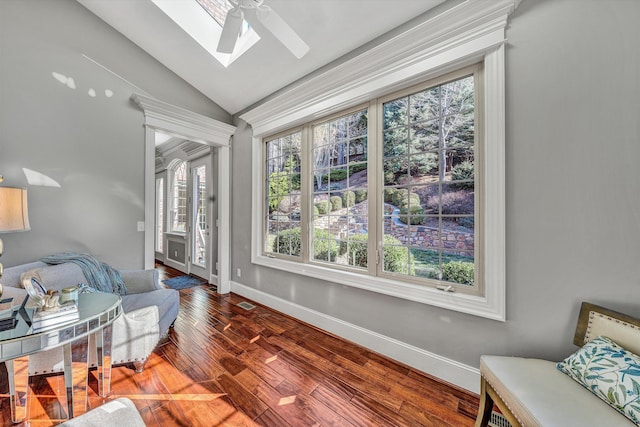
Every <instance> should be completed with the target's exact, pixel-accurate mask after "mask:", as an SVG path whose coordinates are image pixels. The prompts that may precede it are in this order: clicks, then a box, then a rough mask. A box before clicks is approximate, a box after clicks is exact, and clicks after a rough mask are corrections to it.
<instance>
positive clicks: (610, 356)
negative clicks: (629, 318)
mask: <svg viewBox="0 0 640 427" xmlns="http://www.w3.org/2000/svg"><path fill="white" fill-rule="evenodd" d="M557 367H558V369H559V370H560V371H562V372H564V373H565V374H567V375H569V376H570V377H571V378H573V379H574V380H576V381H577V382H578V383H580V384H581V385H582V386H584V387H585V388H587V389H588V390H590V391H591V392H592V393H593V394H595V395H596V396H598V397H599V398H600V399H602V400H604V401H605V402H607V403H608V404H609V405H611V406H612V407H613V408H615V409H616V410H617V411H618V412H620V413H621V414H623V415H624V416H626V417H627V418H629V419H630V420H631V421H633V422H634V423H635V424H636V425H638V426H640V356H638V355H636V354H633V353H631V352H629V351H627V350H625V349H624V348H622V347H621V346H619V345H618V344H616V343H615V342H613V341H612V340H611V339H609V338H607V337H602V336H599V337H596V338H594V339H593V340H591V341H590V342H588V343H587V344H585V345H584V346H583V347H582V348H581V349H580V350H578V351H577V352H575V353H574V354H572V355H571V356H569V357H568V358H566V359H565V360H564V361H562V362H560V363H558V364H557Z"/></svg>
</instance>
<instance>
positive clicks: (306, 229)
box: [300, 125, 313, 263]
mask: <svg viewBox="0 0 640 427" xmlns="http://www.w3.org/2000/svg"><path fill="white" fill-rule="evenodd" d="M301 134H302V137H301V142H300V150H301V156H302V161H301V165H300V188H301V189H302V191H301V192H300V193H301V201H300V206H302V207H303V209H302V215H301V218H300V220H301V224H300V235H301V239H302V254H301V255H302V262H303V263H308V262H309V259H310V254H311V251H310V250H309V247H310V240H311V239H310V237H311V228H312V226H313V203H312V201H313V179H312V178H311V176H312V175H311V170H312V169H311V158H312V154H313V148H312V141H311V131H310V126H309V125H305V126H304V127H303V128H302V130H301Z"/></svg>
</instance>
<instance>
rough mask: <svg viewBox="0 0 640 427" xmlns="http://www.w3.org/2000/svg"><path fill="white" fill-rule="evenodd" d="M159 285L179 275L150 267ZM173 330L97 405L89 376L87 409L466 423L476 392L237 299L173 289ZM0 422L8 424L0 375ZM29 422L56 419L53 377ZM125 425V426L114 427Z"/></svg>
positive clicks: (58, 379)
mask: <svg viewBox="0 0 640 427" xmlns="http://www.w3.org/2000/svg"><path fill="white" fill-rule="evenodd" d="M158 268H159V270H160V272H161V278H167V277H173V276H175V275H180V274H181V273H179V272H177V271H175V270H172V269H170V268H167V267H165V266H162V265H159V266H158ZM180 296H181V308H180V314H179V316H178V319H177V321H176V323H175V327H174V328H173V329H172V330H171V331H170V334H169V336H168V338H167V339H165V340H164V341H163V342H162V343H161V345H159V346H158V347H157V348H156V350H155V351H154V353H153V354H152V356H151V357H150V359H149V360H148V362H147V364H146V369H145V371H144V372H142V373H140V374H136V373H135V372H134V371H133V369H131V367H129V366H118V367H114V369H113V379H112V394H111V395H110V396H109V397H108V398H106V399H103V398H100V397H99V396H98V395H97V394H96V392H95V390H97V380H96V377H95V371H92V372H91V374H90V376H89V406H90V407H96V406H99V405H101V404H102V403H103V402H105V401H108V400H111V399H114V398H117V397H121V396H127V397H129V398H130V399H132V400H133V401H134V403H135V404H136V406H137V408H138V410H139V411H140V413H141V414H142V417H143V419H144V421H145V423H146V424H147V426H158V427H160V426H162V427H167V426H185V427H186V426H189V427H191V426H208V427H209V426H234V427H235V426H265V427H268V426H277V427H286V426H292V427H295V426H445V427H446V426H455V427H463V426H472V425H473V423H474V422H473V419H474V417H475V413H476V411H477V408H478V397H477V395H474V394H471V393H468V392H466V391H464V390H461V389H458V388H456V387H453V386H450V385H447V384H444V383H442V382H440V381H438V380H436V379H434V378H431V377H429V376H427V375H425V374H423V373H421V372H418V371H416V370H413V369H411V368H409V367H407V366H405V365H402V364H400V363H397V362H395V361H393V360H390V359H388V358H386V357H383V356H380V355H379V354H376V353H373V352H371V351H369V350H367V349H365V348H363V347H360V346H358V345H355V344H353V343H350V342H348V341H345V340H343V339H340V338H337V337H335V336H332V335H329V334H327V333H324V332H322V331H320V330H318V329H316V328H314V327H311V326H309V325H306V324H303V323H301V322H299V321H297V320H295V319H292V318H290V317H288V316H286V315H283V314H281V313H279V312H276V311H274V310H271V309H269V308H266V307H263V306H261V305H259V304H257V303H254V302H253V301H249V302H251V303H253V304H254V305H256V308H255V309H253V310H250V311H247V310H245V309H243V308H240V307H238V305H237V304H238V303H239V302H242V301H247V300H246V299H245V298H242V297H240V296H239V295H236V294H229V295H225V296H221V295H218V294H216V293H215V292H213V290H212V289H211V287H210V286H208V285H203V286H198V287H194V288H190V289H185V290H182V291H180ZM0 372H2V375H0V393H1V394H0V417H1V420H2V423H3V425H4V426H9V425H12V424H11V421H10V412H9V398H8V394H7V393H8V385H7V382H6V374H5V373H4V372H5V370H4V369H0ZM29 384H30V392H29V393H30V394H29V396H30V397H29V418H30V422H29V424H27V423H23V424H18V425H23V426H26V425H31V426H43V427H44V426H50V425H55V424H58V423H60V422H61V421H63V420H64V417H65V416H66V415H65V410H64V402H65V399H64V379H63V377H62V375H51V376H38V377H32V378H31V379H30V382H29ZM122 427H125V426H122Z"/></svg>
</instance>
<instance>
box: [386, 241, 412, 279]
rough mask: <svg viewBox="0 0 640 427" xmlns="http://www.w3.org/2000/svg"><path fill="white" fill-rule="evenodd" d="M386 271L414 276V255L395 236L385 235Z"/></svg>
mask: <svg viewBox="0 0 640 427" xmlns="http://www.w3.org/2000/svg"><path fill="white" fill-rule="evenodd" d="M383 242H384V250H383V254H384V256H383V258H384V271H389V272H392V273H404V274H409V275H412V276H413V275H414V273H415V269H414V262H413V254H412V253H411V252H408V251H407V249H406V248H405V247H404V246H396V245H401V242H400V241H399V240H398V239H396V238H395V237H393V236H390V235H388V234H385V236H384V239H383ZM407 254H408V257H407Z"/></svg>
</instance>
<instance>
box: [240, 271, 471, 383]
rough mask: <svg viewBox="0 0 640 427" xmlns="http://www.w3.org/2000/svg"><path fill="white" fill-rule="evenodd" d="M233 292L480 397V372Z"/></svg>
mask: <svg viewBox="0 0 640 427" xmlns="http://www.w3.org/2000/svg"><path fill="white" fill-rule="evenodd" d="M231 292H235V293H236V294H238V295H242V296H244V297H246V298H249V299H252V300H254V301H256V302H259V303H261V304H264V305H266V306H268V307H271V308H273V309H275V310H278V311H280V312H282V313H285V314H287V315H289V316H292V317H295V318H296V319H300V320H302V321H303V322H306V323H309V324H311V325H313V326H315V327H318V328H320V329H324V330H325V331H328V332H330V333H332V334H335V335H338V336H340V337H343V338H345V339H347V340H349V341H352V342H354V343H356V344H359V345H361V346H363V347H366V348H368V349H370V350H373V351H375V352H377V353H380V354H382V355H385V356H387V357H390V358H392V359H394V360H397V361H399V362H401V363H404V364H405V365H408V366H411V367H413V368H415V369H417V370H420V371H422V372H424V373H426V374H429V375H432V376H434V377H437V378H440V379H442V380H443V381H446V382H448V383H451V384H454V385H457V386H458V387H462V388H464V389H466V390H468V391H471V392H473V393H476V394H478V393H480V370H478V369H477V368H473V367H471V366H468V365H465V364H463V363H460V362H456V361H455V360H452V359H449V358H446V357H443V356H440V355H438V354H435V353H431V352H429V351H426V350H423V349H421V348H419V347H415V346H412V345H410V344H407V343H404V342H402V341H398V340H396V339H393V338H390V337H388V336H385V335H382V334H379V333H377V332H373V331H370V330H368V329H365V328H362V327H360V326H357V325H354V324H351V323H348V322H345V321H343V320H340V319H338V318H336V317H332V316H329V315H327V314H324V313H321V312H319V311H316V310H312V309H310V308H307V307H303V306H301V305H298V304H295V303H292V302H290V301H287V300H284V299H282V298H278V297H275V296H273V295H269V294H267V293H265V292H262V291H259V290H257V289H254V288H251V287H249V286H245V285H243V284H241V283H238V282H234V281H232V282H231Z"/></svg>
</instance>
